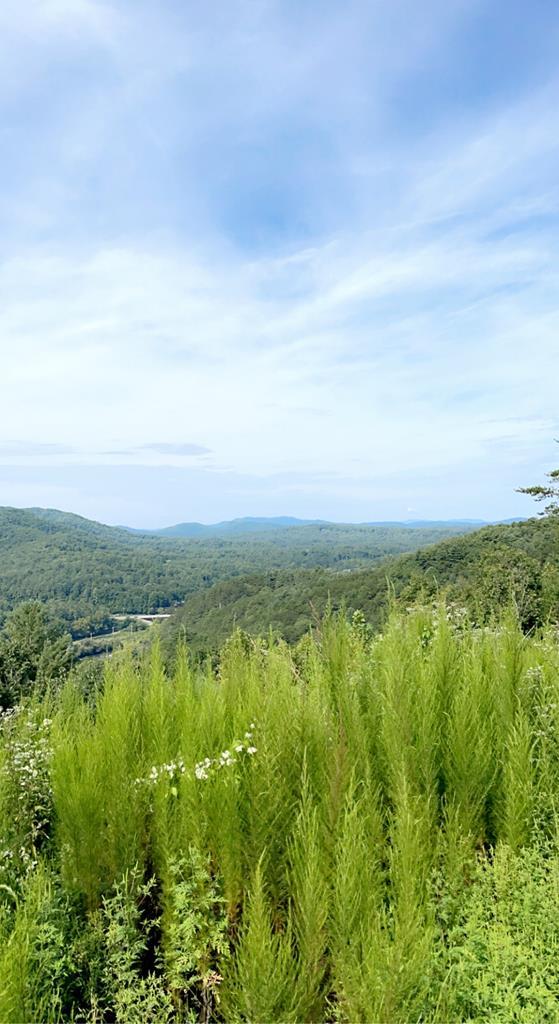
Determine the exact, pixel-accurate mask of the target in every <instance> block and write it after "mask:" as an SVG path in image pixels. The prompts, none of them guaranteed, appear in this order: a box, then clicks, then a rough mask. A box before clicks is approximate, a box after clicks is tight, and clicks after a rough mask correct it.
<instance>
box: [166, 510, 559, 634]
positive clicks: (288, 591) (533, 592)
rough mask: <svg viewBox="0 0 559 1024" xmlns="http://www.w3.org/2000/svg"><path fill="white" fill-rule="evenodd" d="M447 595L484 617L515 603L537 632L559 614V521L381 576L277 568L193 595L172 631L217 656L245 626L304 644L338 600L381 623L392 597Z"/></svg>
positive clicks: (385, 570) (461, 546)
mask: <svg viewBox="0 0 559 1024" xmlns="http://www.w3.org/2000/svg"><path fill="white" fill-rule="evenodd" d="M439 589H445V590H446V591H447V592H448V595H449V598H450V599H451V600H454V601H457V602H459V603H460V604H461V605H463V606H465V607H467V608H468V610H470V611H471V613H472V614H473V615H474V616H476V617H477V618H479V619H486V618H487V617H488V616H489V615H491V614H492V613H493V611H494V610H495V609H498V608H501V607H503V606H504V605H506V604H507V603H508V602H509V600H510V598H511V596H512V597H514V599H515V601H516V603H517V605H518V608H519V613H520V617H521V620H522V623H523V625H524V627H525V628H530V627H531V626H532V625H535V624H536V623H538V622H541V621H544V620H545V619H546V618H547V617H548V616H550V615H551V616H557V615H558V614H559V524H558V523H557V522H556V521H553V520H542V519H531V520H528V521H526V522H521V523H513V524H510V525H500V526H488V527H485V528H483V529H481V530H477V531H476V532H475V533H472V534H469V535H466V536H460V537H454V538H450V539H445V540H443V541H441V542H440V543H438V544H435V545H432V546H430V547H427V548H425V549H421V550H418V551H416V552H412V553H409V554H404V555H401V556H400V557H392V558H389V559H387V560H385V561H383V562H382V564H381V565H378V566H375V567H374V568H372V569H367V570H361V571H355V572H350V573H345V572H343V571H342V572H340V571H336V570H335V569H334V570H333V569H332V568H330V569H311V570H300V569H299V570H294V571H272V572H266V573H260V574H257V575H252V576H247V577H242V578H240V579H230V580H224V581H221V582H219V583H217V584H216V585H215V586H213V587H210V588H209V589H206V590H203V591H200V592H198V593H197V594H193V595H192V596H190V597H189V598H187V600H186V602H185V603H184V605H182V607H180V608H178V609H177V610H176V612H175V613H174V615H173V617H172V618H171V619H170V620H169V622H168V623H167V625H166V626H165V628H164V631H163V635H164V638H165V639H166V641H167V643H168V645H169V646H171V644H172V643H174V641H175V639H176V637H177V636H178V635H180V634H183V635H185V636H186V639H187V640H188V642H189V644H190V646H191V647H192V649H193V650H195V651H200V652H203V651H213V650H216V649H217V648H218V647H219V646H220V645H221V644H222V643H223V641H224V640H225V639H226V637H228V636H229V635H230V633H231V632H232V630H233V629H234V628H235V627H236V626H238V627H239V628H241V629H244V630H247V631H248V632H250V633H260V634H262V633H265V632H266V631H267V630H268V628H269V627H270V626H271V627H272V628H273V629H274V630H277V631H278V632H280V633H281V634H282V635H283V636H284V637H285V638H286V639H287V640H288V641H290V642H293V641H296V640H297V639H299V637H301V636H302V634H303V633H304V632H305V631H306V630H307V629H308V627H309V624H310V623H311V622H312V621H313V620H316V619H318V618H319V617H320V616H321V615H322V613H323V612H324V609H325V608H326V605H327V604H328V602H329V601H330V602H331V604H332V605H333V607H334V608H337V607H340V606H341V605H342V604H344V605H345V606H346V607H347V609H348V611H350V612H351V611H352V610H357V609H359V610H361V611H363V612H364V614H365V616H366V618H367V620H368V621H369V622H370V623H371V624H372V625H373V626H378V625H379V624H380V623H381V621H382V619H383V617H384V615H385V612H386V608H387V605H388V597H389V593H393V594H394V596H395V597H397V598H400V599H401V600H402V601H403V602H404V603H410V604H411V603H412V602H413V601H415V600H417V599H418V598H419V599H420V598H422V597H423V596H425V597H430V596H432V595H434V594H435V593H436V592H437V590H439Z"/></svg>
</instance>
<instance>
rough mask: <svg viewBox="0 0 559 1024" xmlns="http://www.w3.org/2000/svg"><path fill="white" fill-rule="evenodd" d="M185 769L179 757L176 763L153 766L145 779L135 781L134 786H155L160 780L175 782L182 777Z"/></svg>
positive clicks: (170, 762)
mask: <svg viewBox="0 0 559 1024" xmlns="http://www.w3.org/2000/svg"><path fill="white" fill-rule="evenodd" d="M185 771H186V767H185V764H184V761H183V759H182V757H179V758H178V760H177V761H169V763H168V764H159V765H157V764H154V765H153V767H152V768H151V770H150V773H149V775H148V777H147V779H136V780H135V782H136V785H137V786H140V785H143V784H145V785H148V786H155V785H156V784H157V783H158V782H160V781H161V780H162V779H166V780H167V781H168V782H173V783H174V782H176V781H177V779H178V778H179V777H180V776H181V775H184V773H185Z"/></svg>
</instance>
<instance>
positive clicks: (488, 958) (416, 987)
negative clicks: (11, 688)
mask: <svg viewBox="0 0 559 1024" xmlns="http://www.w3.org/2000/svg"><path fill="white" fill-rule="evenodd" d="M174 664H175V668H174V670H173V673H172V674H171V675H168V674H167V673H166V671H165V668H164V664H163V661H162V657H161V652H160V650H159V649H158V646H157V645H154V647H153V649H152V651H151V652H150V654H149V657H148V656H146V657H144V659H143V660H141V661H140V662H137V661H133V660H131V659H126V658H123V659H114V660H113V661H112V662H111V663H110V664H109V665H107V666H106V671H105V679H104V683H103V687H102V689H100V690H98V691H96V692H95V694H94V699H93V700H92V699H91V695H90V694H84V693H83V692H82V691H81V690H80V687H79V685H78V684H77V682H76V679H75V678H70V679H69V680H68V681H67V682H66V684H65V685H64V686H63V687H62V688H61V689H59V690H57V691H56V692H55V693H53V695H51V696H48V697H44V696H43V697H37V698H36V699H35V700H33V701H28V702H27V703H26V704H25V705H24V707H23V708H22V709H21V710H19V709H18V710H15V711H13V712H11V713H9V714H8V715H5V716H4V718H3V722H2V726H1V729H0V756H1V766H2V769H1V771H0V826H1V831H2V835H3V849H2V851H1V854H2V856H1V861H2V864H3V868H2V878H1V880H0V937H1V938H2V951H1V953H0V1019H1V1020H6V1021H11V1020H13V1021H19V1020H21V1021H35V1020H41V1021H43V1020H44V1021H47V1022H50V1021H52V1022H54V1021H75V1022H76V1024H77V1022H79V1021H83V1022H86V1021H88V1022H91V1024H93V1022H98V1024H111V1022H119V1024H129V1022H132V1024H133V1022H137V1024H139V1022H140V1021H144V1020H149V1021H154V1022H157V1024H183V1022H184V1024H187V1022H188V1024H190V1022H204V1024H209V1022H216V1024H217V1022H225V1021H226V1022H235V1021H238V1022H241V1021H246V1022H256V1021H258V1022H259V1021H270V1022H273V1021H277V1022H280V1021H281V1022H290V1021H291V1022H293V1024H295V1022H303V1021H308V1022H316V1024H318V1022H322V1021H325V1020H332V1021H337V1022H339V1024H350V1022H351V1024H353V1022H354V1021H357V1022H359V1021H360V1022H363V1024H368V1022H371V1021H390V1022H391V1024H392V1022H394V1024H407V1022H410V1021H415V1022H420V1021H421V1022H431V1024H448V1022H456V1024H458V1022H463V1021H472V1022H474V1021H476V1022H481V1021H485V1020H496V1021H501V1022H503V1024H505V1022H509V1021H510V1022H513V1021H521V1022H522V1021H525V1022H526V1024H528V1022H531V1021H535V1020H538V1021H539V1020H543V1021H546V1020H547V1021H550V1022H551V1021H553V1020H557V1018H558V1016H559V996H558V994H557V993H558V992H559V977H558V974H557V966H556V964H557V952H558V940H559V932H558V925H557V921H558V920H559V916H558V911H559V906H558V899H559V839H558V834H559V829H558V824H559V819H558V817H557V807H558V797H559V645H558V640H557V632H556V630H555V629H554V628H552V627H549V628H547V629H546V630H543V631H541V632H539V633H538V632H535V631H532V632H531V633H530V635H525V634H524V633H523V632H522V629H521V626H520V623H519V620H518V615H515V614H513V613H511V612H509V613H508V614H507V615H506V616H505V617H504V618H503V619H502V620H501V621H493V622H492V623H491V624H490V625H488V626H485V627H481V626H479V625H472V624H471V623H470V622H469V621H468V617H467V615H464V614H463V613H462V611H461V610H460V608H456V607H454V606H450V607H449V606H445V605H444V604H442V603H439V604H437V606H436V608H435V609H434V610H433V609H432V607H431V606H428V607H417V608H413V609H410V610H409V611H408V612H407V613H403V614H402V613H398V612H393V613H392V614H391V616H390V618H389V620H388V621H387V623H386V625H385V627H384V629H383V632H382V633H381V634H377V635H372V634H371V632H370V630H369V629H368V628H367V623H366V621H364V620H363V618H362V617H361V616H359V615H357V616H353V617H352V618H350V619H347V618H346V617H345V616H343V615H337V614H336V613H334V612H333V611H332V610H330V611H329V612H328V614H327V615H326V617H325V618H324V620H323V621H322V622H320V623H318V624H317V627H316V629H315V631H314V633H313V634H312V635H308V636H307V637H306V638H305V639H304V641H302V642H300V644H299V645H298V647H297V649H296V650H290V649H289V648H288V647H287V645H286V644H285V643H284V642H283V641H281V640H276V639H275V638H274V636H273V635H268V636H267V637H266V638H264V639H260V640H256V639H251V637H250V636H248V635H247V634H246V633H243V632H242V631H237V632H236V633H235V634H234V635H233V636H232V637H231V638H230V640H229V641H228V643H227V645H226V647H225V649H224V650H223V652H222V656H221V658H220V662H219V665H218V667H217V669H214V668H212V666H211V664H209V663H207V664H205V665H200V664H199V663H197V662H196V661H195V660H191V659H190V658H189V656H188V654H187V652H186V651H185V649H184V648H182V649H181V651H180V652H179V653H178V656H177V658H176V659H175V662H174ZM34 773H36V774H34ZM22 849H24V850H25V851H26V854H25V856H24V855H23V854H22V853H21V850H22Z"/></svg>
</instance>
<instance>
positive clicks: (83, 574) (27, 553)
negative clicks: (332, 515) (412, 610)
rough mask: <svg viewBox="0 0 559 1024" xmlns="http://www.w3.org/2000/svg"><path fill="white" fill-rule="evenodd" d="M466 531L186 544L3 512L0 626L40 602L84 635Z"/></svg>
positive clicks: (283, 534)
mask: <svg viewBox="0 0 559 1024" xmlns="http://www.w3.org/2000/svg"><path fill="white" fill-rule="evenodd" d="M468 528H469V527H468V524H458V525H452V524H450V525H448V524H447V525H436V526H423V527H417V528H415V527H414V528H412V527H408V526H403V525H402V526H397V525H393V526H352V525H348V526H345V525H338V524H328V523H320V524H310V525H303V526H285V525H284V526H281V525H275V527H274V528H273V529H267V530H266V531H262V530H261V531H259V532H258V531H256V532H254V533H251V532H249V531H246V530H242V531H237V532H235V531H233V533H232V534H231V535H230V536H223V535H220V536H211V537H202V538H180V537H164V536H156V535H152V534H138V533H136V532H131V531H128V530H126V529H124V528H120V527H109V526H104V525H102V524H101V523H95V522H91V521H90V520H88V519H84V518H82V517H80V516H76V515H71V514H69V513H65V512H59V511H56V510H51V509H14V508H0V621H1V619H2V618H3V617H4V616H5V615H6V613H7V612H8V611H9V610H10V609H11V608H13V607H15V606H16V605H17V604H19V603H20V602H22V601H26V600H29V599H38V600H40V601H43V602H45V603H47V605H48V606H49V610H50V611H52V612H53V614H54V615H56V616H57V617H58V618H61V619H62V620H63V621H64V622H65V623H66V624H67V625H68V626H69V627H70V629H71V630H72V632H73V634H74V635H75V636H79V635H83V634H85V633H88V632H90V631H91V630H93V631H95V630H96V629H100V628H102V627H103V626H104V625H105V624H108V623H109V622H110V617H111V615H112V614H116V613H144V612H155V611H157V610H158V609H165V608H169V607H172V606H174V605H176V604H178V603H180V602H182V601H183V600H184V599H185V598H186V597H187V596H188V595H191V594H194V593H195V592H197V591H200V590H201V589H206V588H208V587H209V586H211V585H212V584H215V583H216V582H218V581H220V580H226V579H230V578H236V577H245V576H247V575H249V574H255V573H263V572H269V571H278V570H282V569H288V568H289V569H294V568H301V569H311V568H315V567H323V568H335V569H338V570H340V569H347V570H350V569H351V570H354V569H362V568H363V567H365V566H367V565H371V564H373V563H376V562H378V561H379V560H380V559H382V558H385V557H386V556H388V555H394V554H398V553H401V552H405V551H413V550H416V549H417V548H419V547H423V546H424V545H426V544H430V543H433V542H434V541H436V540H439V539H440V538H441V537H446V536H452V535H454V534H457V533H461V532H464V531H465V530H467V529H468ZM470 528H471V527H470Z"/></svg>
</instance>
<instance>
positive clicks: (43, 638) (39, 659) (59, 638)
mask: <svg viewBox="0 0 559 1024" xmlns="http://www.w3.org/2000/svg"><path fill="white" fill-rule="evenodd" d="M71 664H72V650H71V646H70V637H69V636H68V635H67V634H65V633H64V632H63V629H62V626H61V625H60V623H57V622H54V621H53V620H52V619H51V618H50V616H49V615H48V614H47V612H46V610H45V608H44V607H43V605H41V604H40V603H39V602H38V601H28V602H26V603H24V604H21V605H19V606H18V607H17V608H16V609H15V610H14V611H13V612H11V614H10V615H9V616H8V618H7V620H6V623H5V626H4V629H3V631H2V632H1V633H0V702H1V704H2V706H3V707H12V705H14V704H16V703H17V702H18V700H20V699H21V698H22V697H25V696H28V695H29V694H30V693H31V692H32V691H33V690H36V689H37V687H42V688H45V687H46V686H47V685H48V683H49V682H60V681H61V680H62V679H64V677H65V676H66V675H67V674H68V672H69V671H70V667H71Z"/></svg>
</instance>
